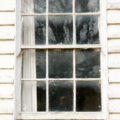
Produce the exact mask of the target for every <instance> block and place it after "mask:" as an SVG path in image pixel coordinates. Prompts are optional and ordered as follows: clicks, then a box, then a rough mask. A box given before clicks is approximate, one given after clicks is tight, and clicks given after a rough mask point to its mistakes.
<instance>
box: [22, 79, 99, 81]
mask: <svg viewBox="0 0 120 120" xmlns="http://www.w3.org/2000/svg"><path fill="white" fill-rule="evenodd" d="M21 80H22V81H46V80H49V81H66V80H69V81H70V80H74V78H56V79H55V78H48V79H45V78H41V79H31V78H30V79H24V78H23V79H21ZM75 80H76V81H101V78H75Z"/></svg>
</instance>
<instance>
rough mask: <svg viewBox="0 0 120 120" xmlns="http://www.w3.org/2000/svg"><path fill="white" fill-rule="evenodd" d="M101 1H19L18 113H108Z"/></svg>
mask: <svg viewBox="0 0 120 120" xmlns="http://www.w3.org/2000/svg"><path fill="white" fill-rule="evenodd" d="M103 3H105V2H103V0H21V2H20V4H21V13H20V14H21V15H20V16H21V22H22V23H21V36H22V37H21V45H19V46H20V53H19V55H18V58H19V57H20V58H21V60H20V63H21V80H20V81H21V82H20V84H21V90H20V91H19V92H20V94H21V101H20V106H19V107H20V111H19V112H20V113H21V115H20V116H19V117H18V118H20V119H22V118H24V119H40V118H41V119H42V118H45V119H50V118H55V119H57V118H59V119H62V118H64V119H66V118H68V119H71V118H72V119H77V118H79V119H83V118H87V119H93V118H94V119H99V118H100V119H102V118H105V115H104V113H105V108H106V105H105V103H103V102H105V101H104V100H105V99H106V94H103V92H106V91H105V88H104V84H106V82H105V81H106V76H105V70H106V65H105V64H106V48H105V45H106V41H105V34H103V33H102V32H101V31H102V30H103V32H105V30H104V28H105V27H101V25H102V24H103V25H102V26H104V22H103V23H102V18H103V17H104V16H102V13H103V12H105V10H104V9H103V10H101V9H102V8H104V7H101V6H102V5H104V4H103ZM102 34H103V35H104V37H102ZM20 58H19V59H20ZM65 113H66V114H65ZM36 115H37V116H36ZM85 115H87V116H85ZM35 116H36V117H35Z"/></svg>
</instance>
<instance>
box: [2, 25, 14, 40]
mask: <svg viewBox="0 0 120 120" xmlns="http://www.w3.org/2000/svg"><path fill="white" fill-rule="evenodd" d="M14 37H15V27H14V26H0V39H14Z"/></svg>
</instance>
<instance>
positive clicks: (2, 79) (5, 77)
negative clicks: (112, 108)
mask: <svg viewBox="0 0 120 120" xmlns="http://www.w3.org/2000/svg"><path fill="white" fill-rule="evenodd" d="M14 73H15V71H14V69H11V70H5V69H3V70H0V83H13V81H14V76H15V75H14Z"/></svg>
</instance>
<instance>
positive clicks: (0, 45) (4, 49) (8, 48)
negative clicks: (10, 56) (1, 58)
mask: <svg viewBox="0 0 120 120" xmlns="http://www.w3.org/2000/svg"><path fill="white" fill-rule="evenodd" d="M14 52H15V42H14V41H0V53H2V54H4V53H5V54H6V53H14Z"/></svg>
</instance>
